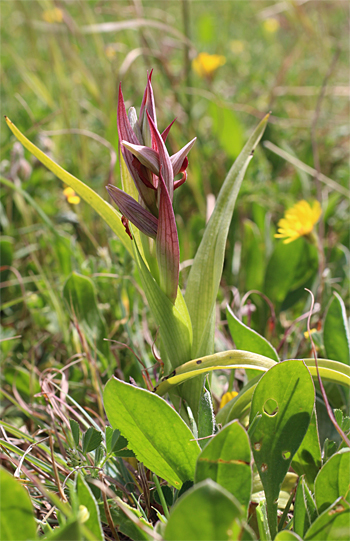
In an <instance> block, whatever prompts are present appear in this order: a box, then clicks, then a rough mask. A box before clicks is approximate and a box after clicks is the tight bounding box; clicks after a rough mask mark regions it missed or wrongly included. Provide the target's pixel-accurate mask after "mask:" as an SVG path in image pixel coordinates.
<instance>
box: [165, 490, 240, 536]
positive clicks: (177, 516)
mask: <svg viewBox="0 0 350 541" xmlns="http://www.w3.org/2000/svg"><path fill="white" fill-rule="evenodd" d="M241 518H242V510H241V507H240V505H239V503H238V501H237V500H236V499H235V498H234V497H233V496H232V495H231V494H230V493H229V492H228V491H227V490H226V489H224V488H222V487H221V486H220V485H218V484H217V483H215V482H214V481H212V480H211V479H207V480H206V481H203V482H202V483H199V484H198V485H195V486H194V487H193V488H191V489H190V490H188V491H187V492H186V493H185V494H184V495H183V496H182V498H181V499H180V500H179V501H178V502H177V504H176V505H175V506H174V509H173V511H172V513H171V515H170V518H169V520H168V523H167V525H166V528H165V532H164V539H165V540H166V541H187V540H188V541H200V540H203V541H204V540H207V539H222V540H226V539H227V540H229V539H236V538H237V537H238V535H239V534H240V532H241V529H242V528H241V524H240V519H241Z"/></svg>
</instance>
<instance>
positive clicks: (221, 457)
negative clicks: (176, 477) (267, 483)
mask: <svg viewBox="0 0 350 541" xmlns="http://www.w3.org/2000/svg"><path fill="white" fill-rule="evenodd" d="M251 458H252V457H251V450H250V443H249V438H248V434H247V432H246V431H245V429H244V428H243V427H242V426H241V425H240V424H239V423H238V422H237V421H233V422H232V423H230V424H229V425H227V426H225V428H223V429H222V430H221V431H220V432H219V433H218V434H216V436H215V437H214V438H212V439H211V440H210V442H209V443H208V444H207V445H206V447H205V448H204V449H203V450H202V452H201V454H200V455H199V457H198V459H197V466H196V473H195V477H194V480H195V483H199V482H200V481H204V480H205V479H212V480H213V481H215V482H216V483H218V484H219V485H221V486H222V487H224V488H225V489H226V490H228V492H230V493H231V494H232V495H233V496H235V498H237V500H238V501H239V503H240V504H241V505H242V506H243V507H244V508H245V509H246V510H247V509H248V505H249V500H250V496H251V493H252V470H251V466H250V463H251Z"/></svg>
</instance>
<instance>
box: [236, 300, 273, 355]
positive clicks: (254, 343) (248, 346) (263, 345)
mask: <svg viewBox="0 0 350 541" xmlns="http://www.w3.org/2000/svg"><path fill="white" fill-rule="evenodd" d="M226 316H227V322H228V328H229V329H230V333H231V337H232V340H233V341H234V343H235V346H236V348H237V349H243V350H245V351H250V352H251V353H258V354H259V355H264V357H269V358H270V359H273V360H274V361H277V362H278V361H279V357H278V355H277V352H276V350H275V348H274V347H273V346H272V345H271V344H270V343H269V342H268V341H267V340H266V339H265V338H264V337H263V336H260V334H258V333H257V332H255V331H254V330H253V329H251V328H249V327H247V326H246V325H244V323H242V321H240V320H239V319H238V318H237V317H236V316H235V315H234V313H233V312H232V310H231V308H230V307H229V306H227V308H226Z"/></svg>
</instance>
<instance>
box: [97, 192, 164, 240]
mask: <svg viewBox="0 0 350 541" xmlns="http://www.w3.org/2000/svg"><path fill="white" fill-rule="evenodd" d="M107 191H108V193H109V195H110V196H111V198H112V199H113V200H114V201H115V203H116V204H117V205H118V207H119V210H120V211H121V212H122V214H123V216H125V217H126V218H127V219H128V220H130V222H131V223H133V224H134V225H136V227H137V228H138V229H139V230H140V231H142V233H144V234H145V235H148V236H149V237H152V238H153V239H155V238H156V235H157V229H158V220H157V218H155V217H154V216H153V214H151V213H150V212H149V211H148V210H146V209H144V208H143V207H142V206H141V205H140V203H138V202H137V201H135V199H134V198H133V197H131V196H130V195H128V194H127V193H125V192H123V190H120V189H119V188H117V187H116V186H113V185H112V184H109V185H108V186H107Z"/></svg>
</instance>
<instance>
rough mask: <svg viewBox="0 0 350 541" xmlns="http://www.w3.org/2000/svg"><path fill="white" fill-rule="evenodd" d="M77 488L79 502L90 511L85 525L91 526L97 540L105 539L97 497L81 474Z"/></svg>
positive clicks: (102, 540)
mask: <svg viewBox="0 0 350 541" xmlns="http://www.w3.org/2000/svg"><path fill="white" fill-rule="evenodd" d="M76 489H77V493H78V499H79V504H80V505H84V506H85V507H86V508H87V510H88V511H89V518H88V519H87V521H86V522H84V525H85V526H86V527H87V528H89V530H90V532H92V533H93V534H94V536H95V538H96V540H98V541H104V535H103V531H102V527H101V522H100V510H99V508H98V505H97V502H96V500H95V497H94V496H93V494H92V492H91V490H90V488H89V486H88V485H87V483H86V482H85V481H84V478H83V476H82V475H81V474H79V475H78V476H77V482H76Z"/></svg>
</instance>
